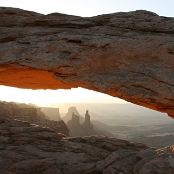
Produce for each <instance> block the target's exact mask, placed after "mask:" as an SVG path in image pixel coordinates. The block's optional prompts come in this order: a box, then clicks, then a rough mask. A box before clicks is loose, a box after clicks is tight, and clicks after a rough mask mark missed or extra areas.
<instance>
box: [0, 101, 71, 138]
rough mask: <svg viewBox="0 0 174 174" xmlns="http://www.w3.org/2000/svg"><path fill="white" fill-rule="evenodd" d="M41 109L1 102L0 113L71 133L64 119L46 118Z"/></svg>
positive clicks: (57, 130)
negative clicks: (51, 119)
mask: <svg viewBox="0 0 174 174" xmlns="http://www.w3.org/2000/svg"><path fill="white" fill-rule="evenodd" d="M40 110H41V109H40V108H34V107H33V106H29V105H27V104H16V103H7V102H0V113H5V114H7V115H9V116H11V117H12V118H15V119H17V120H21V121H27V122H29V123H31V124H37V125H42V126H46V127H49V128H51V129H53V130H54V131H56V132H59V133H62V134H64V135H69V130H68V128H67V126H66V124H65V123H64V121H62V120H61V121H50V120H48V119H46V118H47V117H46V115H45V114H44V113H43V112H42V111H40Z"/></svg>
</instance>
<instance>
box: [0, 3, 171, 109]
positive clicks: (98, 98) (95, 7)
mask: <svg viewBox="0 0 174 174" xmlns="http://www.w3.org/2000/svg"><path fill="white" fill-rule="evenodd" d="M0 6H5V7H15V8H21V9H24V10H29V11H35V12H38V13H42V14H49V13H54V12H59V13H65V14H71V15H76V16H83V17H90V16H96V15H101V14H107V13H115V12H128V11H134V10H148V11H152V12H155V13H157V14H158V15H160V16H167V17H174V10H173V9H174V0H0ZM0 100H3V101H15V102H24V103H35V104H38V105H42V106H46V105H49V103H56V102H57V103H72V102H74V103H79V102H84V103H87V102H89V103H91V102H92V103H95V102H96V103H126V101H124V100H121V99H117V98H114V97H111V96H108V95H105V94H100V93H97V92H94V91H89V90H86V89H82V88H77V89H72V90H26V89H18V88H13V87H5V86H0Z"/></svg>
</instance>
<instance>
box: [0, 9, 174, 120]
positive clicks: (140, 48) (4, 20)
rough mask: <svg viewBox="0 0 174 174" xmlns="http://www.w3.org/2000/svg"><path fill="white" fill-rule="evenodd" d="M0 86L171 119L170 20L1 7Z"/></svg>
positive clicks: (173, 45) (173, 59)
mask: <svg viewBox="0 0 174 174" xmlns="http://www.w3.org/2000/svg"><path fill="white" fill-rule="evenodd" d="M0 84H1V85H6V86H14V87H20V88H30V89H70V88H74V87H83V88H86V89H92V90H94V91H98V92H102V93H106V94H109V95H111V96H114V97H119V98H122V99H124V100H126V101H129V102H131V103H135V104H138V105H141V106H145V107H147V108H151V109H154V110H157V111H161V112H165V113H168V115H169V116H171V117H174V18H166V17H160V16H158V15H156V14H154V13H151V12H147V11H135V12H128V13H114V14H108V15H101V16H96V17H91V18H82V17H77V16H70V15H64V14H59V13H55V14H50V15H42V14H38V13H34V12H29V11H24V10H20V9H13V8H0Z"/></svg>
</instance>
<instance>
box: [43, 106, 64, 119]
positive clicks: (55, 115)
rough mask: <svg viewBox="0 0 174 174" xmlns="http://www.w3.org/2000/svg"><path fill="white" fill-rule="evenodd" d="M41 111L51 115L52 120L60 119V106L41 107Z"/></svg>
mask: <svg viewBox="0 0 174 174" xmlns="http://www.w3.org/2000/svg"><path fill="white" fill-rule="evenodd" d="M41 111H42V112H44V113H45V114H46V115H48V116H49V118H50V120H53V121H60V120H61V118H60V113H59V108H49V107H41Z"/></svg>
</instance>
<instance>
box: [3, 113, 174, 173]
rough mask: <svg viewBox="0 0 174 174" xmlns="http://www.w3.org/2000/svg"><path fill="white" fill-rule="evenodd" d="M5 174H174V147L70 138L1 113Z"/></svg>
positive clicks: (114, 140) (93, 137)
mask: <svg viewBox="0 0 174 174" xmlns="http://www.w3.org/2000/svg"><path fill="white" fill-rule="evenodd" d="M0 173H1V174H21V173H22V174H29V173H32V174H36V173H39V174H50V173H54V174H74V173H75V174H82V173H86V174H94V173H96V174H102V173H103V174H108V173H111V174H114V173H122V174H152V173H156V174H172V173H174V153H173V147H167V148H164V149H159V150H156V149H153V148H150V147H147V146H146V145H144V144H141V143H132V142H129V141H126V140H121V139H116V138H108V137H104V136H91V137H90V136H89V137H76V138H67V137H65V136H64V135H62V134H59V133H57V132H55V131H53V130H51V129H49V128H46V127H41V126H38V125H34V124H29V123H28V122H23V121H19V120H16V119H12V118H10V117H8V116H7V115H3V114H0Z"/></svg>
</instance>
